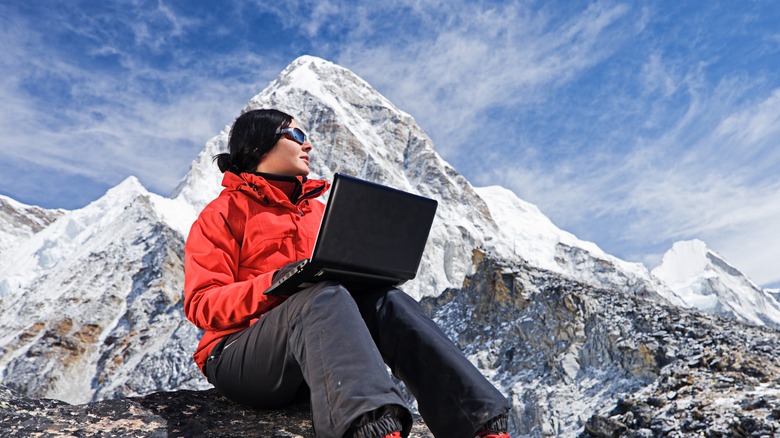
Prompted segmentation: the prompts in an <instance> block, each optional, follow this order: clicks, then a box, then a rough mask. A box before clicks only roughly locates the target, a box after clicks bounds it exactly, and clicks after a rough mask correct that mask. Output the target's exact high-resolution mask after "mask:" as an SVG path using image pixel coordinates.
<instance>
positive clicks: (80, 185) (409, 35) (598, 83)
mask: <svg viewBox="0 0 780 438" xmlns="http://www.w3.org/2000/svg"><path fill="white" fill-rule="evenodd" d="M386 3H387V4H386ZM778 23H780V3H777V2H774V1H740V2H732V1H722V2H719V1H691V2H678V1H654V2H619V1H603V2H584V1H583V2H578V1H565V2H563V1H538V2H530V1H528V2H491V1H482V2H462V1H459V0H454V1H427V0H419V1H406V0H401V1H394V2H372V3H368V4H367V3H366V2H349V1H345V2H336V1H285V2H266V1H256V2H253V1H221V2H205V1H165V0H157V1H144V0H137V1H115V2H104V1H70V2H61V1H43V0H27V1H10V2H3V3H2V4H0V44H2V47H3V50H2V51H1V52H0V69H2V76H0V94H1V95H2V96H1V97H2V101H3V105H2V107H1V109H0V111H1V112H2V114H1V115H0V194H3V195H6V196H10V197H12V198H14V199H16V200H18V201H21V202H24V203H26V204H33V205H40V206H43V207H47V208H55V207H62V208H68V209H74V208H79V207H81V206H84V205H86V204H87V203H89V202H91V201H93V200H95V199H97V198H98V197H100V196H101V195H102V194H103V193H105V191H106V190H107V189H108V188H110V187H112V186H114V185H116V184H118V183H119V182H121V181H122V180H123V179H125V178H126V177H127V176H129V175H135V176H137V177H138V178H139V179H140V180H141V182H142V183H143V184H144V185H145V186H146V187H147V188H148V189H149V190H151V191H154V192H156V193H160V194H163V195H168V194H169V193H170V192H171V191H172V190H173V188H174V187H175V185H176V183H177V182H178V181H179V179H181V178H182V177H183V176H184V174H185V173H186V171H187V167H188V166H189V163H190V162H191V161H192V159H193V158H194V157H195V156H196V154H197V153H198V152H199V151H200V149H201V148H202V147H203V145H204V143H205V142H206V140H208V139H209V138H211V137H212V136H214V135H216V134H217V133H218V132H219V131H220V130H221V129H222V128H223V127H224V126H225V125H227V124H229V123H231V121H232V120H233V118H235V116H236V115H237V113H238V111H239V110H240V109H241V108H242V107H243V106H244V104H245V103H246V102H247V101H248V100H249V99H250V98H251V97H252V96H254V95H255V94H257V93H259V92H260V91H262V90H263V89H264V88H265V87H266V86H267V85H268V83H269V82H270V81H272V80H273V79H274V78H275V77H276V76H277V75H278V74H279V73H280V72H281V71H282V69H284V67H285V66H287V64H289V63H290V62H291V61H292V60H294V59H295V58H297V57H298V56H300V55H304V54H308V55H314V56H319V57H321V58H324V59H327V60H329V61H333V62H335V63H337V64H339V65H341V66H343V67H346V68H349V69H350V70H352V71H354V72H355V73H356V74H358V75H359V76H361V77H362V78H363V79H365V80H366V81H368V82H369V83H370V84H371V85H372V86H374V88H376V89H377V90H378V91H379V92H381V93H382V94H384V95H385V96H387V97H388V98H389V99H390V100H391V101H392V102H393V103H395V104H396V105H397V106H398V107H399V108H401V109H402V110H404V111H406V112H408V113H410V114H411V115H412V116H414V118H415V119H416V120H417V122H418V123H419V124H420V126H421V127H422V128H423V129H424V130H425V131H426V132H427V133H428V134H429V135H430V136H431V138H432V140H433V141H434V143H435V145H436V148H437V150H438V152H439V153H440V154H441V155H442V156H443V157H444V158H445V159H446V160H447V161H449V162H450V163H451V164H452V165H453V166H454V167H455V168H456V169H458V171H460V172H461V173H462V174H463V175H464V176H466V177H467V178H468V179H469V180H470V181H471V182H472V183H473V184H474V185H477V186H482V185H491V184H500V185H503V186H505V187H508V188H510V189H512V190H514V191H515V193H517V194H518V195H519V196H520V197H521V198H523V199H525V200H527V201H529V202H532V203H534V204H536V205H538V206H539V207H540V208H541V209H542V211H543V212H545V214H547V215H548V216H549V217H550V218H551V219H552V220H553V221H554V222H555V223H556V224H557V225H558V226H560V227H561V228H563V229H565V230H567V231H570V232H572V233H574V234H575V235H577V236H578V237H580V238H582V239H585V240H590V241H593V242H596V243H597V244H598V245H599V246H600V247H601V248H602V249H604V250H605V251H607V252H609V253H611V254H614V255H616V256H618V257H621V258H623V259H626V260H631V261H639V262H643V263H645V264H646V265H647V266H648V267H649V268H652V267H654V266H655V265H656V264H657V263H658V262H659V260H660V256H661V255H662V254H663V253H664V252H665V251H666V250H667V249H669V248H670V247H671V244H672V243H673V242H674V241H676V240H684V239H692V238H698V239H701V240H704V241H705V242H707V243H708V244H709V246H710V247H711V248H713V249H714V250H715V251H717V252H719V253H720V254H721V255H723V256H724V257H725V258H726V259H727V260H729V261H730V262H731V263H732V264H733V265H735V266H736V267H737V268H738V269H740V270H742V271H743V272H745V273H746V274H748V276H750V277H751V278H752V279H753V280H754V281H756V282H757V283H759V284H761V285H763V286H772V287H778V286H780V176H779V175H780V25H778Z"/></svg>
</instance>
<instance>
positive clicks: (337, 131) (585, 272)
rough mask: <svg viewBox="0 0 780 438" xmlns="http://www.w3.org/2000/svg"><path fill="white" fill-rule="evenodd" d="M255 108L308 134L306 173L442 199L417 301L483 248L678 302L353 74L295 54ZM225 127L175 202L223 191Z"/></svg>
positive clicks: (452, 279)
mask: <svg viewBox="0 0 780 438" xmlns="http://www.w3.org/2000/svg"><path fill="white" fill-rule="evenodd" d="M257 108H278V109H280V110H282V111H286V112H288V113H289V114H291V115H292V116H293V117H295V119H296V120H297V121H298V123H299V124H300V125H302V126H303V127H304V128H305V129H306V130H307V132H308V133H309V135H310V137H311V141H312V143H313V145H314V149H313V150H312V152H311V153H310V155H311V160H312V164H311V174H310V177H312V178H324V179H330V178H332V176H333V174H334V173H336V172H342V173H347V174H350V175H353V176H357V177H359V178H364V179H368V180H371V181H375V182H378V183H381V184H385V185H389V186H392V187H396V188H399V189H402V190H407V191H411V192H415V193H418V194H421V195H423V196H428V197H431V198H434V199H437V200H438V201H439V208H438V211H437V217H436V220H435V221H434V225H433V229H432V231H431V235H430V240H429V245H428V247H427V249H426V252H425V254H424V256H423V261H422V264H421V266H420V271H419V273H418V278H417V279H415V280H414V281H412V282H409V283H408V284H407V285H405V289H406V290H407V292H408V293H410V294H411V295H413V296H415V297H416V298H422V297H424V296H432V295H438V294H440V293H441V292H442V291H443V290H444V289H445V288H447V287H459V286H460V285H461V284H462V282H463V278H464V276H465V275H466V274H467V273H468V272H470V270H471V269H472V266H471V251H472V250H473V249H474V248H484V249H486V250H490V251H491V252H493V253H495V254H496V255H497V256H499V257H501V258H504V259H507V260H514V261H520V260H529V261H531V262H532V263H533V264H534V265H536V266H539V267H543V268H545V269H549V270H551V271H553V272H557V273H561V274H563V275H566V276H569V277H571V278H578V279H583V280H585V281H587V282H588V283H590V284H593V285H594V286H603V287H618V288H624V289H626V290H629V291H631V292H634V293H637V294H640V295H641V294H646V295H650V296H654V297H659V295H658V293H659V291H661V292H662V293H663V295H664V296H666V297H671V298H672V299H674V294H673V293H672V292H671V291H670V290H668V289H667V288H665V286H663V285H662V284H661V283H659V282H658V281H657V280H655V279H653V278H652V276H651V275H650V273H649V271H648V270H647V269H646V268H645V267H644V266H642V265H641V264H637V263H628V262H625V261H623V260H620V259H617V258H616V257H612V256H609V255H607V254H605V253H604V252H603V251H601V250H600V249H599V248H598V247H597V246H596V245H595V244H593V243H590V242H584V241H581V240H579V239H577V238H575V237H574V236H573V235H571V234H569V233H566V232H563V231H562V230H560V229H558V228H557V227H555V226H554V225H553V224H552V223H551V222H550V220H549V219H548V218H546V217H545V216H544V215H543V214H542V213H541V212H539V210H538V209H537V208H536V207H535V206H533V205H530V204H528V203H525V202H523V201H521V200H520V199H518V198H517V196H515V195H514V194H513V193H511V192H510V191H508V190H503V191H501V189H500V188H488V189H484V190H483V191H477V190H475V188H474V187H472V186H471V184H470V183H469V182H468V181H467V180H466V179H465V178H464V177H463V176H462V175H460V174H459V173H458V172H457V171H456V170H455V169H454V168H452V166H450V165H449V164H448V163H447V162H446V161H444V160H443V159H442V158H441V157H440V156H439V155H438V154H437V153H436V152H435V150H434V148H433V143H432V142H431V140H430V138H428V136H427V135H426V134H425V132H423V130H422V128H420V127H419V126H418V125H417V124H416V123H415V121H414V119H413V118H412V117H411V116H410V115H408V114H406V113H404V112H403V111H401V110H399V109H398V108H396V107H395V105H393V104H392V103H391V102H390V101H389V100H387V99H386V98H385V97H384V96H382V95H381V94H379V93H377V92H376V91H375V90H374V89H373V88H371V86H370V85H369V84H368V83H366V82H365V81H363V80H362V79H360V78H359V77H357V76H356V75H355V74H354V73H352V72H351V71H349V70H347V69H344V68H342V67H339V66H337V65H335V64H333V63H330V62H327V61H324V60H322V59H319V58H315V57H311V56H303V57H301V58H298V59H297V60H295V61H294V62H293V63H291V64H290V65H289V66H288V67H287V68H286V69H285V70H284V71H283V72H282V73H281V74H280V75H279V77H278V78H277V79H276V80H275V81H273V82H272V83H271V84H270V85H269V86H268V87H267V88H266V89H265V90H264V91H263V92H261V93H260V94H258V95H257V96H255V97H254V98H252V99H251V100H250V102H249V103H248V105H247V106H246V107H245V108H244V111H248V110H251V109H257ZM229 128H230V127H229V126H226V127H225V129H224V130H223V131H222V132H221V133H220V134H219V135H218V136H216V137H215V138H213V139H211V140H209V142H208V143H207V144H206V146H205V148H204V149H203V151H202V152H201V153H200V154H199V155H198V157H197V158H196V159H195V161H194V162H193V163H192V165H191V167H190V170H189V172H188V174H187V176H186V177H185V178H184V179H183V180H182V182H181V184H180V185H179V187H178V188H177V189H176V191H175V192H174V196H175V198H176V199H183V200H186V202H188V203H189V204H191V205H193V206H194V207H195V209H196V210H199V209H201V208H202V207H203V206H205V205H206V203H208V202H209V201H210V200H212V199H214V197H216V195H217V194H218V193H219V191H220V190H221V187H220V181H221V178H222V176H221V174H220V173H219V172H218V170H217V168H216V166H215V165H214V164H213V160H212V157H213V156H214V155H216V154H217V153H219V152H222V151H224V150H225V149H226V145H227V137H228V133H229ZM488 201H490V202H488ZM499 222H500V223H499Z"/></svg>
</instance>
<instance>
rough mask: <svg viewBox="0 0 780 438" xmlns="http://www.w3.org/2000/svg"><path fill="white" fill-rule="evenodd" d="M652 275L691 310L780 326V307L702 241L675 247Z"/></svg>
mask: <svg viewBox="0 0 780 438" xmlns="http://www.w3.org/2000/svg"><path fill="white" fill-rule="evenodd" d="M652 274H653V276H655V277H656V278H658V279H660V280H661V281H663V282H665V283H666V284H667V285H668V286H669V287H670V288H671V289H672V290H673V291H674V292H675V293H676V294H677V295H678V296H680V298H682V300H683V301H684V302H685V304H686V305H688V306H689V307H694V308H697V309H699V310H702V311H705V312H708V313H714V314H718V315H723V316H730V317H736V318H737V319H741V320H744V321H748V322H752V323H754V324H770V325H775V326H778V325H780V303H778V301H777V300H776V299H775V298H774V297H773V296H772V295H771V294H768V293H765V292H764V291H763V290H761V288H760V287H758V286H757V285H756V284H755V283H753V282H752V281H751V280H750V279H748V278H747V276H745V275H744V274H743V273H742V272H740V271H739V270H738V269H737V268H736V267H734V266H733V265H731V264H730V263H728V262H727V261H726V260H725V259H724V258H723V257H722V256H721V255H719V254H718V253H717V252H715V251H713V250H712V249H711V248H710V247H709V246H707V244H706V243H704V242H702V241H701V240H698V239H694V240H688V241H680V242H676V243H674V244H673V245H672V248H671V249H670V250H669V251H667V252H666V254H664V256H663V258H662V260H661V264H660V265H659V266H657V267H656V268H655V269H653V270H652Z"/></svg>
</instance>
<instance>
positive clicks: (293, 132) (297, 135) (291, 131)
mask: <svg viewBox="0 0 780 438" xmlns="http://www.w3.org/2000/svg"><path fill="white" fill-rule="evenodd" d="M275 134H283V135H284V136H285V137H287V138H289V139H290V140H292V141H294V142H297V143H300V144H303V143H304V142H305V141H306V134H304V133H303V131H301V130H300V129H298V128H284V129H277V130H276V132H275Z"/></svg>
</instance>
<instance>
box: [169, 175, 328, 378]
mask: <svg viewBox="0 0 780 438" xmlns="http://www.w3.org/2000/svg"><path fill="white" fill-rule="evenodd" d="M298 180H299V181H301V180H302V178H300V177H299V178H298ZM222 185H223V186H224V187H225V189H224V190H223V191H222V193H220V195H219V196H218V197H217V198H216V199H215V200H213V201H211V203H209V204H208V205H207V206H206V208H204V209H203V211H202V212H201V213H200V215H199V216H198V219H197V220H196V221H195V223H194V224H193V225H192V228H191V230H190V234H189V237H188V238H187V243H186V245H185V246H184V313H185V315H186V316H187V319H189V320H190V321H192V323H193V324H195V325H196V326H197V327H198V328H200V329H202V330H205V331H206V332H205V333H204V334H203V337H202V338H201V340H200V343H199V344H198V349H197V351H196V352H195V354H194V358H195V362H196V363H197V364H198V367H199V368H200V369H201V370H202V369H203V365H205V363H206V359H207V358H208V355H209V352H211V349H212V348H213V347H214V345H216V344H217V342H218V341H219V340H220V339H221V338H222V337H224V336H226V335H228V334H230V333H235V332H237V331H239V330H243V329H245V328H247V327H249V326H250V325H251V324H252V323H253V322H254V321H256V320H257V318H259V317H260V316H261V315H262V314H263V313H265V312H267V311H269V310H271V309H272V308H274V307H275V306H277V305H279V304H280V303H281V302H283V301H284V300H285V298H282V297H271V296H267V295H264V294H263V291H265V290H266V289H267V288H268V286H270V285H271V277H272V276H273V274H274V272H275V271H276V270H277V269H278V268H281V267H283V266H284V265H286V264H288V263H290V262H294V261H296V260H301V259H304V258H309V257H311V253H312V250H313V248H314V241H315V239H316V238H317V230H318V229H319V225H320V221H321V219H322V214H323V211H324V207H325V206H324V204H323V203H321V202H319V201H315V200H314V199H313V198H316V197H318V196H320V195H321V194H322V193H324V192H325V191H326V190H327V189H328V187H329V186H330V185H329V184H328V183H327V182H325V181H320V180H307V181H305V182H303V184H302V191H301V194H300V197H299V199H298V200H297V202H296V203H295V205H293V204H292V203H291V202H290V200H289V198H288V196H287V195H286V194H285V193H284V192H283V191H282V190H281V189H279V188H278V187H277V185H279V184H278V183H275V182H269V181H266V180H265V179H264V178H262V177H260V176H257V175H253V174H249V173H242V174H241V175H240V176H239V175H236V174H234V173H231V172H226V173H225V176H224V178H223V180H222Z"/></svg>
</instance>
